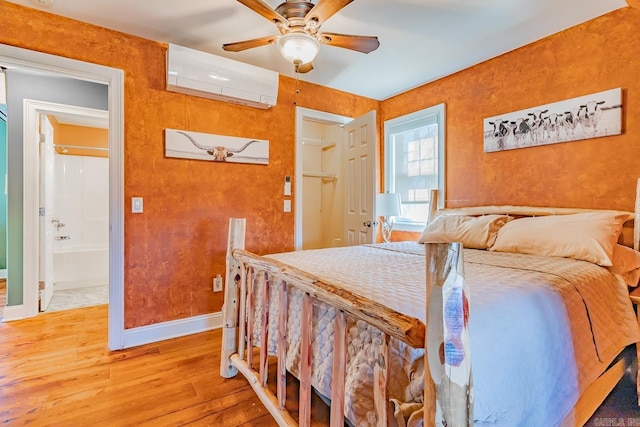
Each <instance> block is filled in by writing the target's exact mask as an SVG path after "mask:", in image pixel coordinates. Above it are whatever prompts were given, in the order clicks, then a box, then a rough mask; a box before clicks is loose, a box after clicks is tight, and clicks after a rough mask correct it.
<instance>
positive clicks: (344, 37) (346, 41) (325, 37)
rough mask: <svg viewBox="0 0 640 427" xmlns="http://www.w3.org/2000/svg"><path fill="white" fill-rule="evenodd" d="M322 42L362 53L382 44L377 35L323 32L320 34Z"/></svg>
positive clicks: (371, 50)
mask: <svg viewBox="0 0 640 427" xmlns="http://www.w3.org/2000/svg"><path fill="white" fill-rule="evenodd" d="M318 40H320V42H321V43H325V44H328V45H329V46H336V47H342V48H345V49H351V50H357V51H358V52H362V53H369V52H373V51H374V50H376V49H377V48H378V46H380V42H379V41H378V38H377V37H376V36H353V35H349V34H336V33H321V34H319V35H318Z"/></svg>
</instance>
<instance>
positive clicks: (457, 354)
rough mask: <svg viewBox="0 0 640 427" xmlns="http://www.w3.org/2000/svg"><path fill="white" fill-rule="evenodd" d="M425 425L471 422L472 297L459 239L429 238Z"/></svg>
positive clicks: (427, 251)
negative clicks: (438, 419) (438, 418)
mask: <svg viewBox="0 0 640 427" xmlns="http://www.w3.org/2000/svg"><path fill="white" fill-rule="evenodd" d="M425 257H426V269H427V276H426V277H427V280H426V285H427V286H426V291H427V299H426V309H427V311H426V320H427V331H426V333H425V381H424V425H425V426H433V425H440V423H438V424H436V409H437V408H438V407H439V409H440V411H438V412H439V413H440V416H441V417H442V421H443V423H445V422H446V424H444V425H450V426H472V425H473V388H472V377H471V357H470V353H469V349H470V348H469V333H468V332H469V324H468V319H469V303H468V299H467V298H468V295H469V292H468V289H467V286H466V283H465V281H464V262H463V252H462V245H461V244H460V243H426V244H425Z"/></svg>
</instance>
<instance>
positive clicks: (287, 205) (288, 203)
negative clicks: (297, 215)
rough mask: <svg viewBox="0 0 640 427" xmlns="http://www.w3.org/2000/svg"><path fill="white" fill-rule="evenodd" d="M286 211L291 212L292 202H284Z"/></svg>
mask: <svg viewBox="0 0 640 427" xmlns="http://www.w3.org/2000/svg"><path fill="white" fill-rule="evenodd" d="M284 211H285V212H291V200H285V201H284Z"/></svg>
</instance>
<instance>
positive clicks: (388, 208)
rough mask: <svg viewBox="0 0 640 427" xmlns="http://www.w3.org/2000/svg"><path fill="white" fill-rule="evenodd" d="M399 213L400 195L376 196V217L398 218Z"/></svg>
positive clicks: (382, 194)
mask: <svg viewBox="0 0 640 427" xmlns="http://www.w3.org/2000/svg"><path fill="white" fill-rule="evenodd" d="M401 212H402V209H401V206H400V194H397V193H379V194H376V216H399V215H400V214H401Z"/></svg>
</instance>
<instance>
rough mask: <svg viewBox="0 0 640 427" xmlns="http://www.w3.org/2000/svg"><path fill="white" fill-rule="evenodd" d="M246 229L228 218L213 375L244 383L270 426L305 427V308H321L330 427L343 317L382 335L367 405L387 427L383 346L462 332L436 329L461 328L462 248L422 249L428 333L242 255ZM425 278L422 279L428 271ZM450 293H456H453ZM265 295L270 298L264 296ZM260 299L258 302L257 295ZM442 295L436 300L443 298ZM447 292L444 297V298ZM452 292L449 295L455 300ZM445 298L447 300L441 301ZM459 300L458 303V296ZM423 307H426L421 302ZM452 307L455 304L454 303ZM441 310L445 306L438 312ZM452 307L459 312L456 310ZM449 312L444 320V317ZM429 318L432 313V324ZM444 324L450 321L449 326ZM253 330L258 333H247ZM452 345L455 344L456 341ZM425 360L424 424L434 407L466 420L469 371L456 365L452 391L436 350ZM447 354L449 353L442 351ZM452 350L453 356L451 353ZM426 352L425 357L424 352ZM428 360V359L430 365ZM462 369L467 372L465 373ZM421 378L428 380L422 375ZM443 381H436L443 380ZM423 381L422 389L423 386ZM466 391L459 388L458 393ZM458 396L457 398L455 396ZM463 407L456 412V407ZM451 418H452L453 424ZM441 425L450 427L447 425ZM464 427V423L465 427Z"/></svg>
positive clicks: (342, 351)
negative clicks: (292, 402)
mask: <svg viewBox="0 0 640 427" xmlns="http://www.w3.org/2000/svg"><path fill="white" fill-rule="evenodd" d="M245 228H246V222H245V220H244V219H238V218H232V219H231V220H230V222H229V241H228V246H227V271H226V287H225V302H224V306H223V339H222V349H221V365H220V374H221V376H223V377H225V378H229V377H232V376H234V375H236V374H237V372H238V371H240V372H241V373H242V374H243V375H244V376H245V377H246V378H247V380H248V381H249V383H250V385H251V387H252V388H253V390H254V392H255V393H256V395H257V396H258V397H259V398H260V400H261V401H262V403H263V404H264V405H265V407H266V408H267V409H268V410H269V412H270V413H271V415H272V416H273V417H274V419H275V420H276V422H277V423H278V424H279V425H281V426H297V425H300V426H308V425H310V420H311V393H312V386H311V367H312V357H313V356H312V354H311V339H312V337H311V330H312V321H313V305H314V304H316V303H318V302H322V303H325V304H328V305H330V306H332V307H334V308H335V309H336V313H337V314H336V318H335V321H334V325H333V330H334V344H333V368H332V369H333V370H332V382H331V391H332V395H331V415H330V417H331V426H343V425H344V422H345V421H344V401H345V370H346V363H347V337H348V331H347V318H349V317H351V318H354V319H357V320H362V321H364V322H366V323H367V324H369V325H371V326H373V327H375V328H377V329H379V330H380V331H381V332H382V334H383V339H382V345H381V346H380V348H379V349H378V350H377V357H376V360H377V362H376V364H375V366H374V378H373V383H374V403H375V408H376V414H377V419H378V422H377V425H378V426H387V425H390V423H391V418H392V417H393V415H392V414H390V413H388V411H389V408H390V405H389V396H388V387H389V375H390V372H389V371H388V367H389V366H390V353H389V351H390V345H389V340H390V339H392V338H394V339H398V340H400V341H403V342H405V343H407V344H408V345H410V346H412V347H414V348H424V347H425V343H426V342H427V341H429V340H430V339H434V337H436V338H435V339H436V340H440V341H439V342H442V345H445V344H444V343H445V342H446V340H445V338H446V336H447V335H450V334H451V333H455V334H458V335H460V334H461V332H462V333H463V334H464V333H466V330H456V331H454V332H452V331H451V330H449V329H447V327H446V326H445V323H444V319H445V314H451V313H449V312H452V311H451V309H452V308H453V309H454V310H453V312H455V311H456V310H457V311H458V312H459V317H460V316H462V317H460V319H458V320H460V322H462V323H460V324H464V325H466V318H467V317H468V305H467V306H464V303H465V302H466V300H464V298H463V295H464V293H462V292H461V291H459V289H461V286H462V284H463V283H464V281H463V280H462V248H461V246H460V245H459V244H426V245H425V248H426V256H427V277H428V281H427V285H428V286H430V288H429V289H430V291H429V292H428V293H427V307H429V308H427V314H428V316H432V317H428V318H429V319H431V322H430V329H429V332H428V333H426V331H425V325H424V324H423V323H422V322H421V321H420V320H418V319H416V318H413V317H410V316H406V315H403V314H401V313H398V312H396V311H394V310H391V309H389V308H387V307H386V306H384V305H381V304H379V303H376V302H374V301H371V300H369V299H366V298H363V297H361V296H359V295H356V294H353V293H351V292H348V291H346V290H344V289H341V288H338V287H336V286H334V285H331V284H329V283H325V282H323V281H321V280H319V279H318V278H317V277H314V276H312V275H310V274H308V273H306V272H304V271H301V270H299V269H296V268H293V267H290V266H288V265H286V264H284V263H281V262H279V261H276V260H274V259H270V258H263V257H260V256H257V255H255V254H252V253H250V252H247V251H245V250H244V236H245ZM430 271H431V272H432V274H429V272H430ZM291 287H293V288H296V289H298V290H299V291H302V292H303V298H302V315H301V325H300V331H301V343H300V353H301V354H300V371H299V381H300V388H299V400H300V402H299V405H298V407H299V412H298V421H297V422H296V421H295V418H294V417H292V416H291V414H289V413H288V412H287V410H286V408H285V403H286V379H287V371H286V367H285V360H286V347H287V340H286V339H287V336H286V333H287V332H286V325H287V316H288V310H287V309H286V307H287V306H288V305H287V303H288V301H287V299H288V291H289V290H290V288H291ZM456 289H458V290H456ZM272 290H273V291H272ZM258 291H259V293H261V296H262V298H261V300H258V298H257V294H258ZM443 292H444V294H443ZM447 292H448V293H447ZM456 292H458V294H459V295H458V296H456V295H457V294H455V293H456ZM445 295H447V299H446V300H445ZM272 297H274V298H277V299H278V301H277V302H278V306H279V310H278V316H279V317H278V319H273V320H274V321H275V322H276V323H277V325H278V327H277V336H276V340H275V341H276V343H277V349H276V351H275V354H276V360H277V367H276V378H275V381H276V392H275V394H274V393H273V392H272V391H271V390H269V388H268V387H267V376H268V374H267V373H268V360H269V356H270V355H269V353H268V350H269V348H268V347H269V345H268V343H269V333H270V331H269V314H270V313H269V307H270V301H269V298H272ZM465 298H466V297H465ZM430 300H431V303H430V302H429V301H430ZM454 300H455V301H454ZM445 306H446V307H445ZM456 307H458V308H459V310H458V309H456ZM256 309H259V310H258V311H259V312H260V315H261V316H262V317H261V319H258V320H259V321H257V322H256V319H255V318H254V315H255V313H256ZM447 310H448V311H449V312H447V313H445V311H447ZM433 313H440V315H439V318H438V316H436V317H433ZM449 320H451V319H449ZM254 325H256V326H257V328H258V329H259V330H257V331H254ZM254 335H255V336H258V337H259V340H260V343H259V344H260V345H259V356H257V357H258V358H259V360H258V364H259V365H258V367H257V369H256V368H255V367H254V341H253V340H254ZM462 340H463V342H464V351H463V354H464V355H465V356H466V359H465V362H468V360H469V357H468V355H469V352H468V350H469V349H468V336H466V335H464V336H462ZM456 342H458V341H456ZM432 347H433V351H434V352H435V353H433V354H432V355H431V356H430V357H431V359H430V360H431V363H429V361H428V360H427V355H426V354H425V378H427V380H426V382H427V383H428V384H430V386H426V387H425V402H427V404H425V411H426V412H425V414H426V415H427V418H426V419H427V420H431V421H430V422H427V423H425V425H433V424H434V423H435V418H434V417H435V411H436V410H435V408H436V405H439V406H440V408H441V412H442V413H443V414H444V416H446V417H448V416H449V415H448V414H449V413H451V411H453V413H456V414H463V415H464V414H468V413H469V411H470V405H469V404H468V403H467V402H469V401H470V400H469V397H470V380H471V376H470V364H468V363H466V365H463V368H464V369H467V371H466V372H467V373H466V374H463V375H462V377H464V376H465V375H466V378H467V379H466V386H465V385H463V384H459V383H460V380H459V378H460V375H459V373H458V371H459V370H460V369H459V368H454V370H455V371H456V373H457V375H458V376H457V377H456V378H455V384H456V385H455V386H454V385H453V384H454V383H453V382H451V381H448V380H446V378H448V377H450V373H451V368H452V367H451V365H450V364H447V363H445V364H443V365H440V364H436V363H434V362H433V361H434V360H438V358H439V354H440V348H439V346H438V345H435V346H432ZM445 350H446V352H447V354H449V353H451V351H449V350H450V349H448V347H447V348H446V349H445ZM453 350H455V349H453ZM425 353H426V352H425ZM434 357H435V359H434ZM467 365H468V366H467ZM427 373H428V374H427ZM433 373H436V375H437V378H438V379H437V381H436V382H434V381H432V380H429V378H431V374H433ZM443 378H444V380H443ZM429 381H430V382H429ZM465 387H466V388H465ZM459 390H463V394H464V396H463V397H465V396H466V397H465V398H464V399H463V400H461V399H459V398H454V399H453V404H450V403H449V400H448V399H446V400H442V399H441V400H440V401H438V403H437V404H436V399H437V396H436V392H438V393H440V392H442V391H446V392H447V394H446V395H447V396H449V395H451V394H452V392H453V394H455V392H457V391H459ZM458 394H459V392H458ZM459 402H463V403H464V405H463V409H461V406H460V403H459ZM458 418H459V417H458ZM449 425H458V424H451V423H449ZM465 425H466V424H465Z"/></svg>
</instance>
